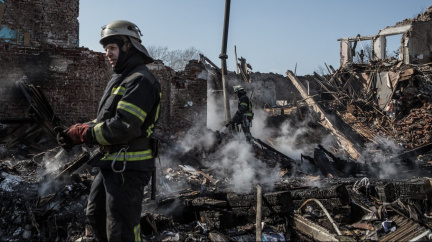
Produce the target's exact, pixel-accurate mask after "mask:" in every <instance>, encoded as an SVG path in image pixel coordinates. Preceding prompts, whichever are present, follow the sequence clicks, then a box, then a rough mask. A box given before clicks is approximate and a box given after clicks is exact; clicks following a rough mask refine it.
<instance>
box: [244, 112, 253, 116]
mask: <svg viewBox="0 0 432 242" xmlns="http://www.w3.org/2000/svg"><path fill="white" fill-rule="evenodd" d="M244 115H246V116H252V113H245V114H244Z"/></svg>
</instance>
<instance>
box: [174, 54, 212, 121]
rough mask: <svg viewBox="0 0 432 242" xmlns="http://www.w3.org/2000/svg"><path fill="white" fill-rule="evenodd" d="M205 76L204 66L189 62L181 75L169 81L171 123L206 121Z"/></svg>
mask: <svg viewBox="0 0 432 242" xmlns="http://www.w3.org/2000/svg"><path fill="white" fill-rule="evenodd" d="M207 75H208V72H207V70H206V69H205V67H204V64H202V63H201V62H199V61H198V60H191V61H190V62H189V63H188V64H187V65H186V67H185V71H184V74H183V75H182V74H181V73H179V74H178V75H176V76H174V77H173V78H172V79H171V90H170V100H171V102H170V119H171V122H180V121H181V122H186V123H189V124H193V123H195V122H202V121H204V122H205V121H206V120H207ZM171 124H172V125H174V126H176V125H178V124H179V123H171Z"/></svg>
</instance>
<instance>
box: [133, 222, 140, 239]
mask: <svg viewBox="0 0 432 242" xmlns="http://www.w3.org/2000/svg"><path fill="white" fill-rule="evenodd" d="M134 235H135V241H141V224H138V225H137V226H135V227H134Z"/></svg>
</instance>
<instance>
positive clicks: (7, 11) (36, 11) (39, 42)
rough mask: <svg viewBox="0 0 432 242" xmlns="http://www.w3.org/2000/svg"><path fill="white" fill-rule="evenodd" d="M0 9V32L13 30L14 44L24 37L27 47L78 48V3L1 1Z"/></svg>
mask: <svg viewBox="0 0 432 242" xmlns="http://www.w3.org/2000/svg"><path fill="white" fill-rule="evenodd" d="M0 5H3V3H1V2H0ZM1 8H2V9H4V10H3V11H2V12H3V16H2V14H1V12H0V18H1V19H0V30H2V29H5V30H8V31H7V33H10V32H11V31H12V34H11V35H12V36H6V37H12V38H13V39H12V40H10V41H11V42H13V43H20V44H24V36H25V35H26V34H27V35H28V36H29V40H30V42H29V43H28V45H29V46H43V45H46V44H50V45H55V46H60V47H65V48H72V47H77V46H78V40H79V36H78V35H79V23H78V15H79V0H72V1H70V0H69V1H67V0H4V6H3V7H1V6H0V9H1ZM15 34H16V36H18V38H17V37H16V36H15V37H14V35H15Z"/></svg>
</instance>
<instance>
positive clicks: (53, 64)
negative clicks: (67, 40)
mask: <svg viewBox="0 0 432 242" xmlns="http://www.w3.org/2000/svg"><path fill="white" fill-rule="evenodd" d="M0 69H1V70H2V71H1V72H0V80H1V82H2V84H3V85H2V86H1V87H0V94H1V95H0V103H1V104H2V105H1V106H0V117H2V118H23V117H26V110H28V107H29V104H28V102H27V100H26V99H25V98H24V96H23V95H22V93H21V91H20V90H19V89H18V87H17V86H16V85H15V83H16V81H18V80H19V79H20V78H22V77H23V76H26V77H27V79H28V81H29V82H30V83H32V84H34V85H37V86H40V87H41V88H42V90H43V92H44V94H45V96H46V97H47V99H48V102H49V103H50V104H51V106H52V108H53V110H54V113H55V114H56V115H57V116H58V117H59V118H60V120H62V121H64V123H65V124H66V125H67V124H72V123H74V122H80V121H81V122H82V121H89V120H92V119H94V118H95V115H96V112H97V106H98V101H99V99H100V97H101V95H102V93H103V91H104V89H105V86H106V83H107V80H108V78H109V76H110V72H111V71H110V67H109V66H108V65H107V63H106V61H105V59H104V56H103V54H102V53H98V52H93V51H90V50H88V49H86V48H82V49H63V48H30V47H10V46H9V45H3V46H0Z"/></svg>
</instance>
